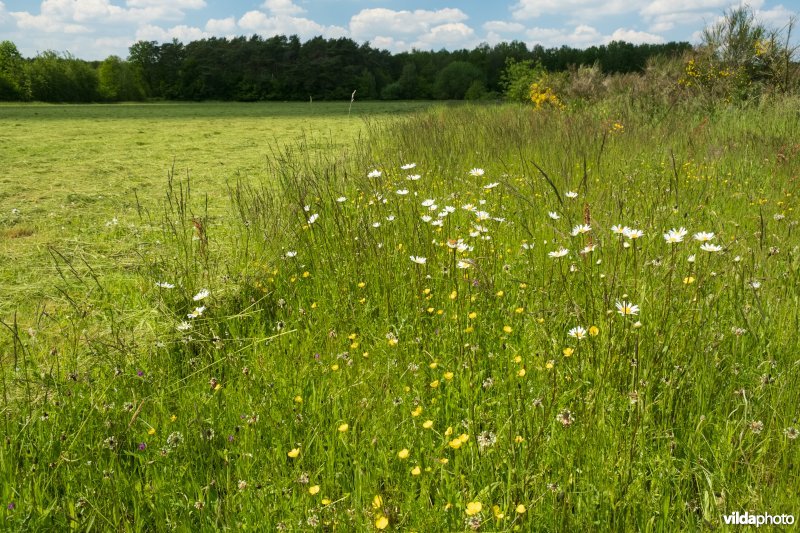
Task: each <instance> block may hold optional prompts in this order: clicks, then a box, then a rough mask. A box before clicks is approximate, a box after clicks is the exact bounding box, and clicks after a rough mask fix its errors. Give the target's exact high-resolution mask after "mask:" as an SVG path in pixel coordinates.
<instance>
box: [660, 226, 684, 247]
mask: <svg viewBox="0 0 800 533" xmlns="http://www.w3.org/2000/svg"><path fill="white" fill-rule="evenodd" d="M688 233H689V232H688V231H686V228H681V229H675V228H672V229H671V230H669V231H668V232H667V233H665V234H664V240H665V241H667V244H677V243H679V242H683V238H684V237H686V235H687V234H688Z"/></svg>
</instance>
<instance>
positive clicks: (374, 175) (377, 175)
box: [367, 169, 382, 178]
mask: <svg viewBox="0 0 800 533" xmlns="http://www.w3.org/2000/svg"><path fill="white" fill-rule="evenodd" d="M381 174H382V173H381V171H380V170H378V169H375V170H372V171H370V173H369V174H367V177H368V178H380V177H381Z"/></svg>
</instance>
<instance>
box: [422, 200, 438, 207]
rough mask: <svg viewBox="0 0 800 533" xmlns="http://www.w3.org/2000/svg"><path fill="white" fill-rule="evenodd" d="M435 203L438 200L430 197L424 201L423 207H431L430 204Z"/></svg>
mask: <svg viewBox="0 0 800 533" xmlns="http://www.w3.org/2000/svg"><path fill="white" fill-rule="evenodd" d="M435 204H436V200H433V199H431V198H428V199H427V200H425V201H423V202H422V207H430V206H432V205H435Z"/></svg>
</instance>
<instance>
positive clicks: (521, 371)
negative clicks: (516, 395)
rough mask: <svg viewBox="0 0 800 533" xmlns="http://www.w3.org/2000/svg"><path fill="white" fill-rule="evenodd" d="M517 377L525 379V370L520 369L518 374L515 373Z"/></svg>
mask: <svg viewBox="0 0 800 533" xmlns="http://www.w3.org/2000/svg"><path fill="white" fill-rule="evenodd" d="M517 375H518V376H519V377H521V378H524V377H525V369H524V368H520V369H519V372H517Z"/></svg>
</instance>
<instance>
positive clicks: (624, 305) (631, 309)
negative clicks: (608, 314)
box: [617, 300, 639, 316]
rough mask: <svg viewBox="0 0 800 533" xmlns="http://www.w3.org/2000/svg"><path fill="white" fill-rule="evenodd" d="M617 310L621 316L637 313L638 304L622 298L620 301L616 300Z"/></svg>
mask: <svg viewBox="0 0 800 533" xmlns="http://www.w3.org/2000/svg"><path fill="white" fill-rule="evenodd" d="M617 312H618V313H619V314H621V315H622V316H627V315H638V314H639V306H638V305H633V304H632V303H630V302H628V301H625V300H622V301H621V302H619V301H618V302H617Z"/></svg>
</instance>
